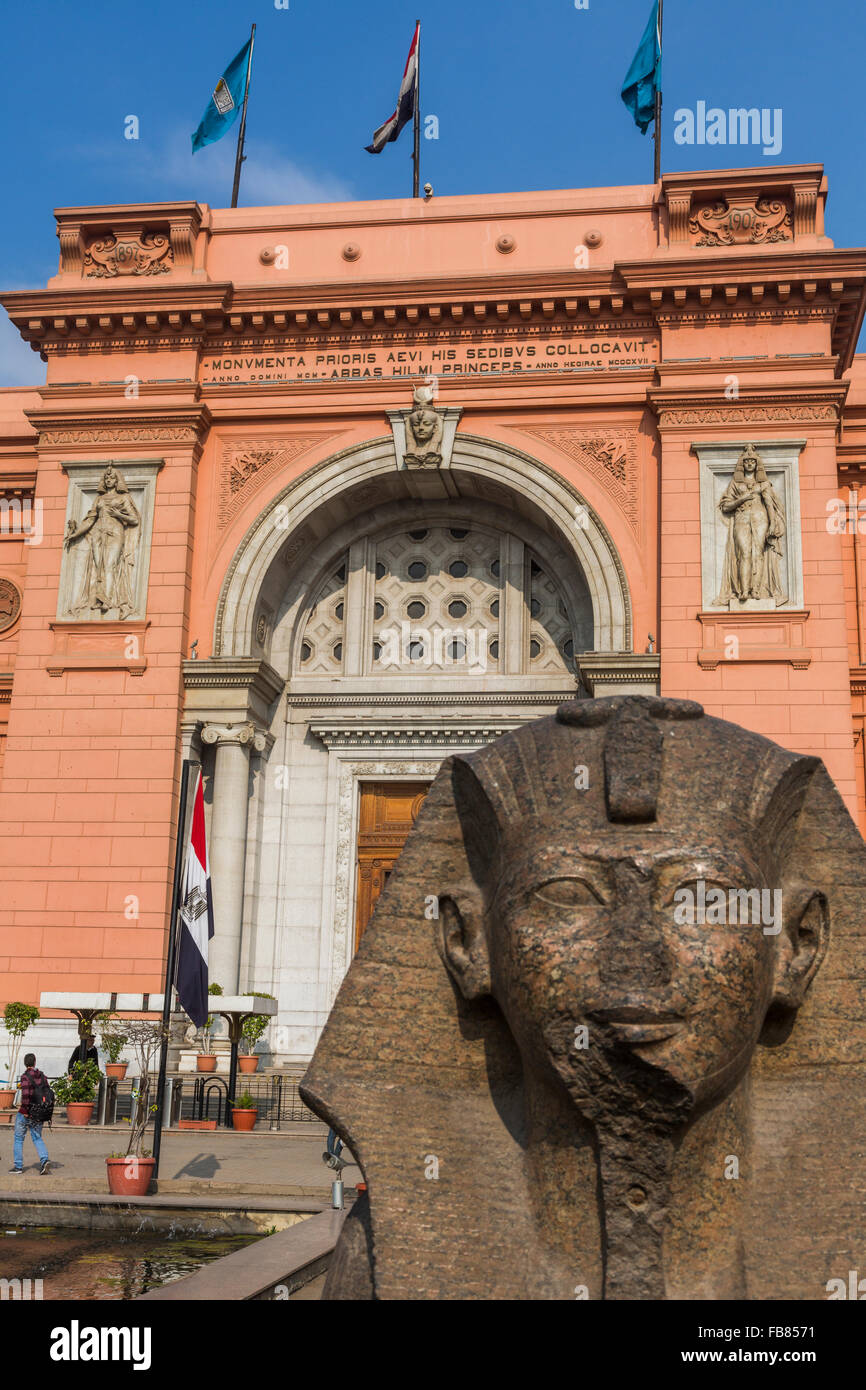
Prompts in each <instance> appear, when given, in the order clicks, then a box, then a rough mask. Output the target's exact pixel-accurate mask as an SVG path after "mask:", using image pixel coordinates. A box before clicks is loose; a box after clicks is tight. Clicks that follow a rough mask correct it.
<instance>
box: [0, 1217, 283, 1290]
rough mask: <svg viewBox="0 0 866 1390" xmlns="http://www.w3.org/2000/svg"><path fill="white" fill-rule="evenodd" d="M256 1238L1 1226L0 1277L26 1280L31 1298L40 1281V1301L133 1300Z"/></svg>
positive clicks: (239, 1248) (161, 1232)
mask: <svg viewBox="0 0 866 1390" xmlns="http://www.w3.org/2000/svg"><path fill="white" fill-rule="evenodd" d="M256 1240H261V1236H258V1235H242V1236H230V1235H205V1234H201V1235H183V1234H178V1235H176V1236H171V1235H169V1234H168V1233H166V1232H163V1231H159V1232H151V1233H149V1234H126V1233H125V1232H123V1231H79V1230H73V1229H70V1228H65V1227H60V1226H26V1227H18V1228H17V1230H16V1229H15V1228H14V1227H12V1226H8V1227H6V1228H4V1229H3V1230H0V1279H4V1280H12V1279H21V1280H24V1279H29V1280H31V1285H30V1288H31V1290H32V1291H33V1292H31V1295H30V1296H31V1297H38V1296H39V1293H38V1292H37V1290H38V1287H39V1286H38V1285H36V1284H35V1283H34V1282H33V1281H35V1280H37V1279H41V1280H42V1285H41V1296H42V1298H43V1299H91V1298H96V1299H111V1298H117V1299H126V1298H137V1297H138V1295H139V1294H143V1293H147V1292H148V1290H149V1289H155V1288H158V1287H159V1286H160V1285H161V1284H171V1283H173V1281H174V1280H175V1279H182V1278H183V1277H184V1276H185V1275H187V1274H194V1273H195V1271H196V1270H197V1269H201V1267H202V1265H206V1264H209V1263H210V1262H211V1261H212V1260H217V1259H219V1258H220V1256H222V1255H230V1254H231V1253H232V1251H233V1250H242V1249H243V1248H244V1247H245V1246H247V1245H251V1244H252V1243H253V1242H254V1241H256ZM3 1287H4V1289H5V1288H6V1286H5V1285H4V1286H3ZM22 1287H23V1286H22ZM8 1296H9V1295H8V1294H7V1297H8Z"/></svg>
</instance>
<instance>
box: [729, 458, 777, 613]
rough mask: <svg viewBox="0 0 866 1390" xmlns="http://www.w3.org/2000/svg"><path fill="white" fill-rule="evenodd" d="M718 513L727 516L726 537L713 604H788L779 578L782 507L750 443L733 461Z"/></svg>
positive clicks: (760, 460)
mask: <svg viewBox="0 0 866 1390" xmlns="http://www.w3.org/2000/svg"><path fill="white" fill-rule="evenodd" d="M719 510H720V511H721V513H722V516H724V517H726V518H728V539H727V544H726V546H725V558H724V568H723V571H722V584H721V588H720V590H719V596H718V598H717V599H716V603H717V604H726V605H727V604H730V602H731V601H732V600H737V601H739V602H740V603H745V602H747V601H748V600H750V599H758V600H772V601H773V602H774V603H775V604H777V605H780V604H783V603H785V602H787V596H786V594H785V592H784V589H783V588H782V582H781V578H780V568H781V560H782V536H784V534H785V508H784V506H783V504H782V503H781V501H780V500H779V498H778V497H777V496H776V491H775V489H774V487H773V484H772V483H771V482H770V480H769V478H768V477H767V471H766V468H765V467H764V462H763V459H762V458H761V456H760V454H759V453H758V451H757V449H756V448H755V446H754V444H749V445H748V446H747V447H746V448H745V449H744V450H743V452H742V454H741V455H740V457H739V459H738V460H737V466H736V468H735V469H734V476H733V478H732V479H731V481H730V482H729V483H728V486H727V487H726V489H725V491H724V493H723V494H722V497H721V498H720V500H719Z"/></svg>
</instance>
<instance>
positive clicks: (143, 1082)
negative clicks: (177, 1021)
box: [102, 1018, 166, 1158]
mask: <svg viewBox="0 0 866 1390" xmlns="http://www.w3.org/2000/svg"><path fill="white" fill-rule="evenodd" d="M121 1029H122V1036H123V1037H124V1038H125V1040H126V1044H127V1046H128V1047H129V1048H130V1049H131V1050H132V1052H133V1054H134V1056H135V1065H136V1066H137V1068H138V1077H139V1081H138V1090H133V1092H132V1102H133V1111H132V1119H131V1121H130V1132H129V1144H128V1146H127V1149H126V1152H127V1155H129V1154H132V1155H134V1156H135V1157H136V1158H144V1157H145V1156H146V1155H145V1151H144V1136H145V1133H146V1131H147V1126H148V1123H149V1122H150V1117H151V1115H152V1114H153V1113H154V1111H155V1110H156V1105H155V1104H153V1105H152V1104H151V1099H150V1096H151V1085H150V1071H151V1067H152V1065H153V1063H154V1061H155V1059H156V1057H157V1054H158V1052H159V1049H160V1047H161V1046H162V1040H163V1038H164V1037H165V1036H166V1030H165V1029H164V1028H163V1025H162V1020H161V1019H160V1020H159V1021H156V1020H154V1019H149V1018H125V1019H123V1021H122V1023H121V1020H120V1019H118V1020H117V1021H116V1036H118V1037H119V1036H121ZM111 1032H112V1029H111V1027H110V1025H107V1024H106V1025H104V1026H103V1031H102V1038H103V1040H105V1038H106V1036H110V1035H111Z"/></svg>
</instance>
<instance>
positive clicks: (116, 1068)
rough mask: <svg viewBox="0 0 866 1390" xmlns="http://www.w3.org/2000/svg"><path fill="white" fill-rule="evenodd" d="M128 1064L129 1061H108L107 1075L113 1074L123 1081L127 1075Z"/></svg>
mask: <svg viewBox="0 0 866 1390" xmlns="http://www.w3.org/2000/svg"><path fill="white" fill-rule="evenodd" d="M128 1066H129V1063H128V1062H106V1064H105V1075H106V1076H113V1077H115V1078H116V1080H118V1081H122V1080H123V1078H124V1077H125V1076H126V1069H127V1067H128Z"/></svg>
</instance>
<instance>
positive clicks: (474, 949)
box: [437, 884, 490, 999]
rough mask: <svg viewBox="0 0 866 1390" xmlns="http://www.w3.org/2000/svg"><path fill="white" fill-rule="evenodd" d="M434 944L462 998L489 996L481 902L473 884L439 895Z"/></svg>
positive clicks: (488, 960)
mask: <svg viewBox="0 0 866 1390" xmlns="http://www.w3.org/2000/svg"><path fill="white" fill-rule="evenodd" d="M437 945H438V947H439V954H440V955H441V957H442V960H443V961H444V963H445V966H446V968H447V970H448V972H449V974H450V975H451V977H452V979H453V980H454V981H455V983H456V984H457V986H458V988H459V990H460V992H461V994H462V995H463V996H464V998H466V999H480V998H481V997H482V996H483V995H485V994H489V993H490V955H489V953H488V949H487V937H486V935H485V932H484V901H483V898H482V895H481V893H480V892H479V890H478V889H477V888H476V887H475V885H474V884H473V885H472V886H471V887H467V888H461V889H457V890H455V891H454V892H453V893H443V894H442V895H441V896H440V898H439V919H438V941H437Z"/></svg>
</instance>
